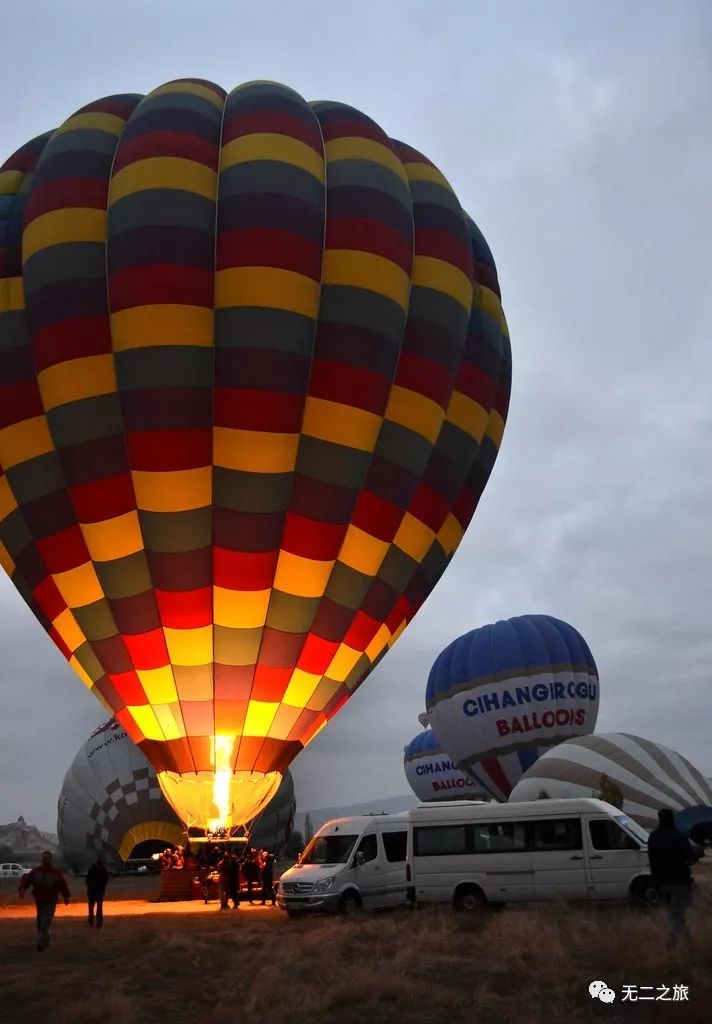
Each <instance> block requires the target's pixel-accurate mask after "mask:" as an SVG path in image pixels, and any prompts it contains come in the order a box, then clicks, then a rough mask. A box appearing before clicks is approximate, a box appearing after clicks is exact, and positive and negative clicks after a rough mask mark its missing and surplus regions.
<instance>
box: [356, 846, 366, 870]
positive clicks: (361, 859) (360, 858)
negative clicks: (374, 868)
mask: <svg viewBox="0 0 712 1024" xmlns="http://www.w3.org/2000/svg"><path fill="white" fill-rule="evenodd" d="M365 863H366V854H365V853H364V852H363V850H357V851H356V856H355V857H354V867H355V868H360V867H361V865H362V864H365Z"/></svg>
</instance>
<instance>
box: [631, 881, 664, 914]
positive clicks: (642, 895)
mask: <svg viewBox="0 0 712 1024" xmlns="http://www.w3.org/2000/svg"><path fill="white" fill-rule="evenodd" d="M630 901H631V903H632V904H633V906H634V907H637V908H638V909H639V910H655V909H656V908H657V907H659V906H660V890H659V889H658V887H657V885H656V884H655V882H653V880H652V878H639V879H638V880H637V881H636V882H635V883H634V884H633V885H632V886H631V890H630Z"/></svg>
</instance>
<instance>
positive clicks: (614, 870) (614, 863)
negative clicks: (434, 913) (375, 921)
mask: <svg viewBox="0 0 712 1024" xmlns="http://www.w3.org/2000/svg"><path fill="white" fill-rule="evenodd" d="M647 841H648V833H647V832H646V831H645V829H643V828H641V827H640V826H639V825H637V824H636V823H635V822H634V821H632V820H631V819H630V818H629V817H628V816H627V815H625V814H623V813H622V812H621V811H619V810H618V808H616V807H613V806H612V805H611V804H608V803H604V802H603V801H602V800H594V799H578V800H535V801H532V802H531V803H512V804H472V803H469V802H467V801H464V800H462V801H452V802H447V803H439V804H421V805H420V806H419V807H417V808H415V809H414V810H413V811H411V812H410V820H409V829H408V899H409V900H410V901H411V902H412V903H416V904H418V903H449V904H451V905H452V906H453V907H454V908H455V909H457V910H477V909H480V908H483V907H486V906H487V905H488V904H502V903H521V902H527V901H539V900H621V899H629V900H631V901H632V902H634V903H636V904H638V905H648V906H649V905H655V904H656V903H657V901H658V899H659V896H658V892H657V890H656V888H655V886H654V884H653V881H652V878H651V877H650V869H649V866H648V857H647Z"/></svg>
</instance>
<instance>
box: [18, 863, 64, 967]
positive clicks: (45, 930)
mask: <svg viewBox="0 0 712 1024" xmlns="http://www.w3.org/2000/svg"><path fill="white" fill-rule="evenodd" d="M28 889H32V895H33V896H34V897H35V907H36V908H37V950H38V952H40V953H41V952H42V951H43V950H45V949H46V948H47V946H49V929H50V925H51V924H52V918H53V917H54V912H55V910H56V909H57V899H58V898H59V897H60V896H63V897H64V902H65V904H67V903H69V888H68V886H67V881H66V879H65V877H64V875H63V874H62V872H61V871H59V869H58V868H56V867H55V866H54V865H53V863H52V854H51V853H50V852H49V850H45V851H44V853H43V854H42V863H41V864H40V865H39V867H36V868H32V870H31V871H28V873H27V874H26V875H25V876H24V878H23V879H22V881H21V882H20V887H19V890H18V891H19V893H20V896H24V895H25V892H26V891H27V890H28Z"/></svg>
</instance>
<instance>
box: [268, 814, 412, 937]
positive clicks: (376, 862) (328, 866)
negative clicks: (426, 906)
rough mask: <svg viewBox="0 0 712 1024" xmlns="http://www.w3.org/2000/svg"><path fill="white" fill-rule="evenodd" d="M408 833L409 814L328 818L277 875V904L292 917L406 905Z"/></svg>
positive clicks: (347, 912)
mask: <svg viewBox="0 0 712 1024" xmlns="http://www.w3.org/2000/svg"><path fill="white" fill-rule="evenodd" d="M407 834H408V814H407V812H404V813H402V814H383V815H377V814H374V815H365V816H361V817H355V818H336V819H334V820H333V821H328V822H327V823H326V824H325V825H323V826H322V827H321V828H320V829H319V831H318V832H317V834H316V835H315V836H314V838H313V839H312V840H311V842H310V843H309V845H308V846H307V848H306V849H305V850H304V853H303V854H302V855H301V857H300V859H299V862H298V863H297V864H295V865H294V867H292V868H289V869H288V870H287V871H285V873H284V874H283V875H282V877H281V878H280V879H279V882H278V884H277V904H278V906H280V907H281V908H282V910H286V912H287V913H288V914H289V916H290V917H294V916H296V915H298V914H304V913H314V912H322V913H332V914H333V913H338V914H351V913H354V912H355V911H357V910H360V909H362V908H363V909H366V910H374V909H377V908H381V907H394V906H397V905H399V904H401V905H404V904H405V903H406V844H407Z"/></svg>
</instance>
